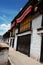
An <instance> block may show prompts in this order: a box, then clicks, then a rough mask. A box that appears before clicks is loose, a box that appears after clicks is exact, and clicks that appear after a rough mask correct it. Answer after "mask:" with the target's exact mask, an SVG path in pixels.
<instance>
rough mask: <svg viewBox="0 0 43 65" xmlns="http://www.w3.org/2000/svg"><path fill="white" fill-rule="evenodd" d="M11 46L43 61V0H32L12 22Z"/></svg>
mask: <svg viewBox="0 0 43 65" xmlns="http://www.w3.org/2000/svg"><path fill="white" fill-rule="evenodd" d="M10 46H11V47H12V48H14V49H15V50H16V51H19V52H22V53H24V54H26V55H28V56H29V57H33V58H35V59H36V60H39V61H41V62H43V1H42V0H30V1H29V2H28V3H27V4H26V5H25V6H24V7H23V9H22V10H21V11H20V12H19V13H18V15H17V16H16V17H15V18H14V20H13V21H12V22H11V31H10Z"/></svg>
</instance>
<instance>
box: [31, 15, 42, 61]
mask: <svg viewBox="0 0 43 65" xmlns="http://www.w3.org/2000/svg"><path fill="white" fill-rule="evenodd" d="M41 23H42V15H40V16H38V17H37V18H35V19H33V20H32V35H31V48H30V56H31V57H33V58H35V59H36V60H39V59H40V52H41V35H38V33H37V29H38V28H41Z"/></svg>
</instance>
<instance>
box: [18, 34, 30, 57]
mask: <svg viewBox="0 0 43 65" xmlns="http://www.w3.org/2000/svg"><path fill="white" fill-rule="evenodd" d="M30 41H31V35H30V34H29V35H24V36H19V37H18V42H17V50H18V51H20V52H22V53H24V54H27V55H29V56H30Z"/></svg>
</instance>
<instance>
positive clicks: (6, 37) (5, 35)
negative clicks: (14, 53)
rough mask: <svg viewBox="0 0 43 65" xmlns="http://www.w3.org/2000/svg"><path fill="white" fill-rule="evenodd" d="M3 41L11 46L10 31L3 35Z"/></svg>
mask: <svg viewBox="0 0 43 65" xmlns="http://www.w3.org/2000/svg"><path fill="white" fill-rule="evenodd" d="M3 41H4V42H6V43H8V44H10V30H8V31H7V32H6V33H5V34H4V35H3Z"/></svg>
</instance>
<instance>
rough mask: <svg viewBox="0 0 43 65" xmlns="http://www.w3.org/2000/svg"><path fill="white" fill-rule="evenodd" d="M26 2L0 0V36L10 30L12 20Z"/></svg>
mask: <svg viewBox="0 0 43 65" xmlns="http://www.w3.org/2000/svg"><path fill="white" fill-rule="evenodd" d="M27 2H28V0H0V35H3V34H4V33H5V32H6V31H8V30H9V29H10V24H11V21H12V20H13V18H14V17H15V16H16V15H17V14H18V12H19V11H20V9H21V8H23V7H24V5H25V4H26V3H27Z"/></svg>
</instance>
